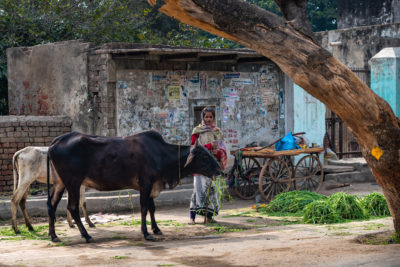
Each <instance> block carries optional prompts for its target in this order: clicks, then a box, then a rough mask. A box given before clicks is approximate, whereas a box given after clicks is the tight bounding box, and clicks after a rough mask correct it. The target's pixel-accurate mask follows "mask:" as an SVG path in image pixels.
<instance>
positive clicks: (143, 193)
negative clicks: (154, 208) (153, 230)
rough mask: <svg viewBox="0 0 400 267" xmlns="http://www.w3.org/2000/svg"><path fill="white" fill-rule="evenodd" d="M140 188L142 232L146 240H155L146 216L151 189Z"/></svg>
mask: <svg viewBox="0 0 400 267" xmlns="http://www.w3.org/2000/svg"><path fill="white" fill-rule="evenodd" d="M142 188H143V187H141V188H140V211H141V215H142V234H143V236H144V238H145V239H146V240H149V241H154V237H153V236H152V235H151V234H149V232H148V231H147V225H146V217H147V211H148V210H149V204H150V203H149V202H150V191H151V189H150V190H149V189H146V188H143V189H142Z"/></svg>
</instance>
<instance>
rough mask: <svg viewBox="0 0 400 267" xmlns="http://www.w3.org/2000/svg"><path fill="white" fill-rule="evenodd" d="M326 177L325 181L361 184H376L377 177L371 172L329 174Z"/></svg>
mask: <svg viewBox="0 0 400 267" xmlns="http://www.w3.org/2000/svg"><path fill="white" fill-rule="evenodd" d="M324 176H325V181H329V180H333V181H336V182H339V183H361V182H375V177H374V176H373V175H372V173H371V172H360V171H352V172H341V173H328V174H326V175H324Z"/></svg>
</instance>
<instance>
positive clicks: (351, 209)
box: [328, 192, 369, 219]
mask: <svg viewBox="0 0 400 267" xmlns="http://www.w3.org/2000/svg"><path fill="white" fill-rule="evenodd" d="M328 203H329V205H330V206H331V207H332V209H333V210H334V211H335V212H336V213H337V214H338V215H339V216H340V217H342V218H343V219H367V218H368V217H369V216H368V212H367V211H366V210H365V208H364V207H363V206H362V205H361V203H360V200H359V198H358V197H356V196H354V195H350V194H346V193H344V192H338V193H335V194H333V195H331V196H330V197H329V199H328Z"/></svg>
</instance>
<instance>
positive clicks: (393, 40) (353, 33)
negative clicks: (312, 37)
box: [317, 23, 400, 69]
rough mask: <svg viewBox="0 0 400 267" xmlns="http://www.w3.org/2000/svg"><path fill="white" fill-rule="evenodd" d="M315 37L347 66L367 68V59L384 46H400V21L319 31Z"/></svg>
mask: <svg viewBox="0 0 400 267" xmlns="http://www.w3.org/2000/svg"><path fill="white" fill-rule="evenodd" d="M317 37H318V38H319V39H320V43H321V45H322V47H325V48H326V49H327V50H328V51H330V52H331V53H332V54H333V55H334V56H335V57H337V58H338V59H339V60H340V61H341V62H342V63H344V64H345V65H346V66H348V67H349V68H361V69H369V66H368V61H369V60H370V59H371V58H372V57H373V56H374V55H376V54H377V53H378V52H379V51H380V50H382V49H383V48H384V47H398V46H400V23H393V24H387V25H376V26H368V27H357V28H352V29H342V30H332V31H326V32H319V33H317ZM329 44H333V45H329Z"/></svg>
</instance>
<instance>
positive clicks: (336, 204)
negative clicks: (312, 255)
mask: <svg viewBox="0 0 400 267" xmlns="http://www.w3.org/2000/svg"><path fill="white" fill-rule="evenodd" d="M262 210H263V211H265V212H266V213H267V214H270V215H275V216H279V215H288V214H291V215H293V216H303V221H304V222H305V223H338V222H343V221H346V220H363V219H368V218H369V217H370V216H389V215H390V212H389V209H388V206H387V204H386V200H385V197H384V196H383V195H382V194H379V193H371V194H369V195H367V196H366V197H365V198H364V199H361V198H360V197H358V196H354V195H350V194H347V193H344V192H338V193H335V194H333V195H331V196H330V197H326V196H324V195H321V194H317V193H313V192H309V191H291V192H286V193H281V194H279V195H277V196H276V197H275V199H274V200H272V201H271V202H270V203H269V204H268V205H267V206H266V207H265V208H264V209H262Z"/></svg>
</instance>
